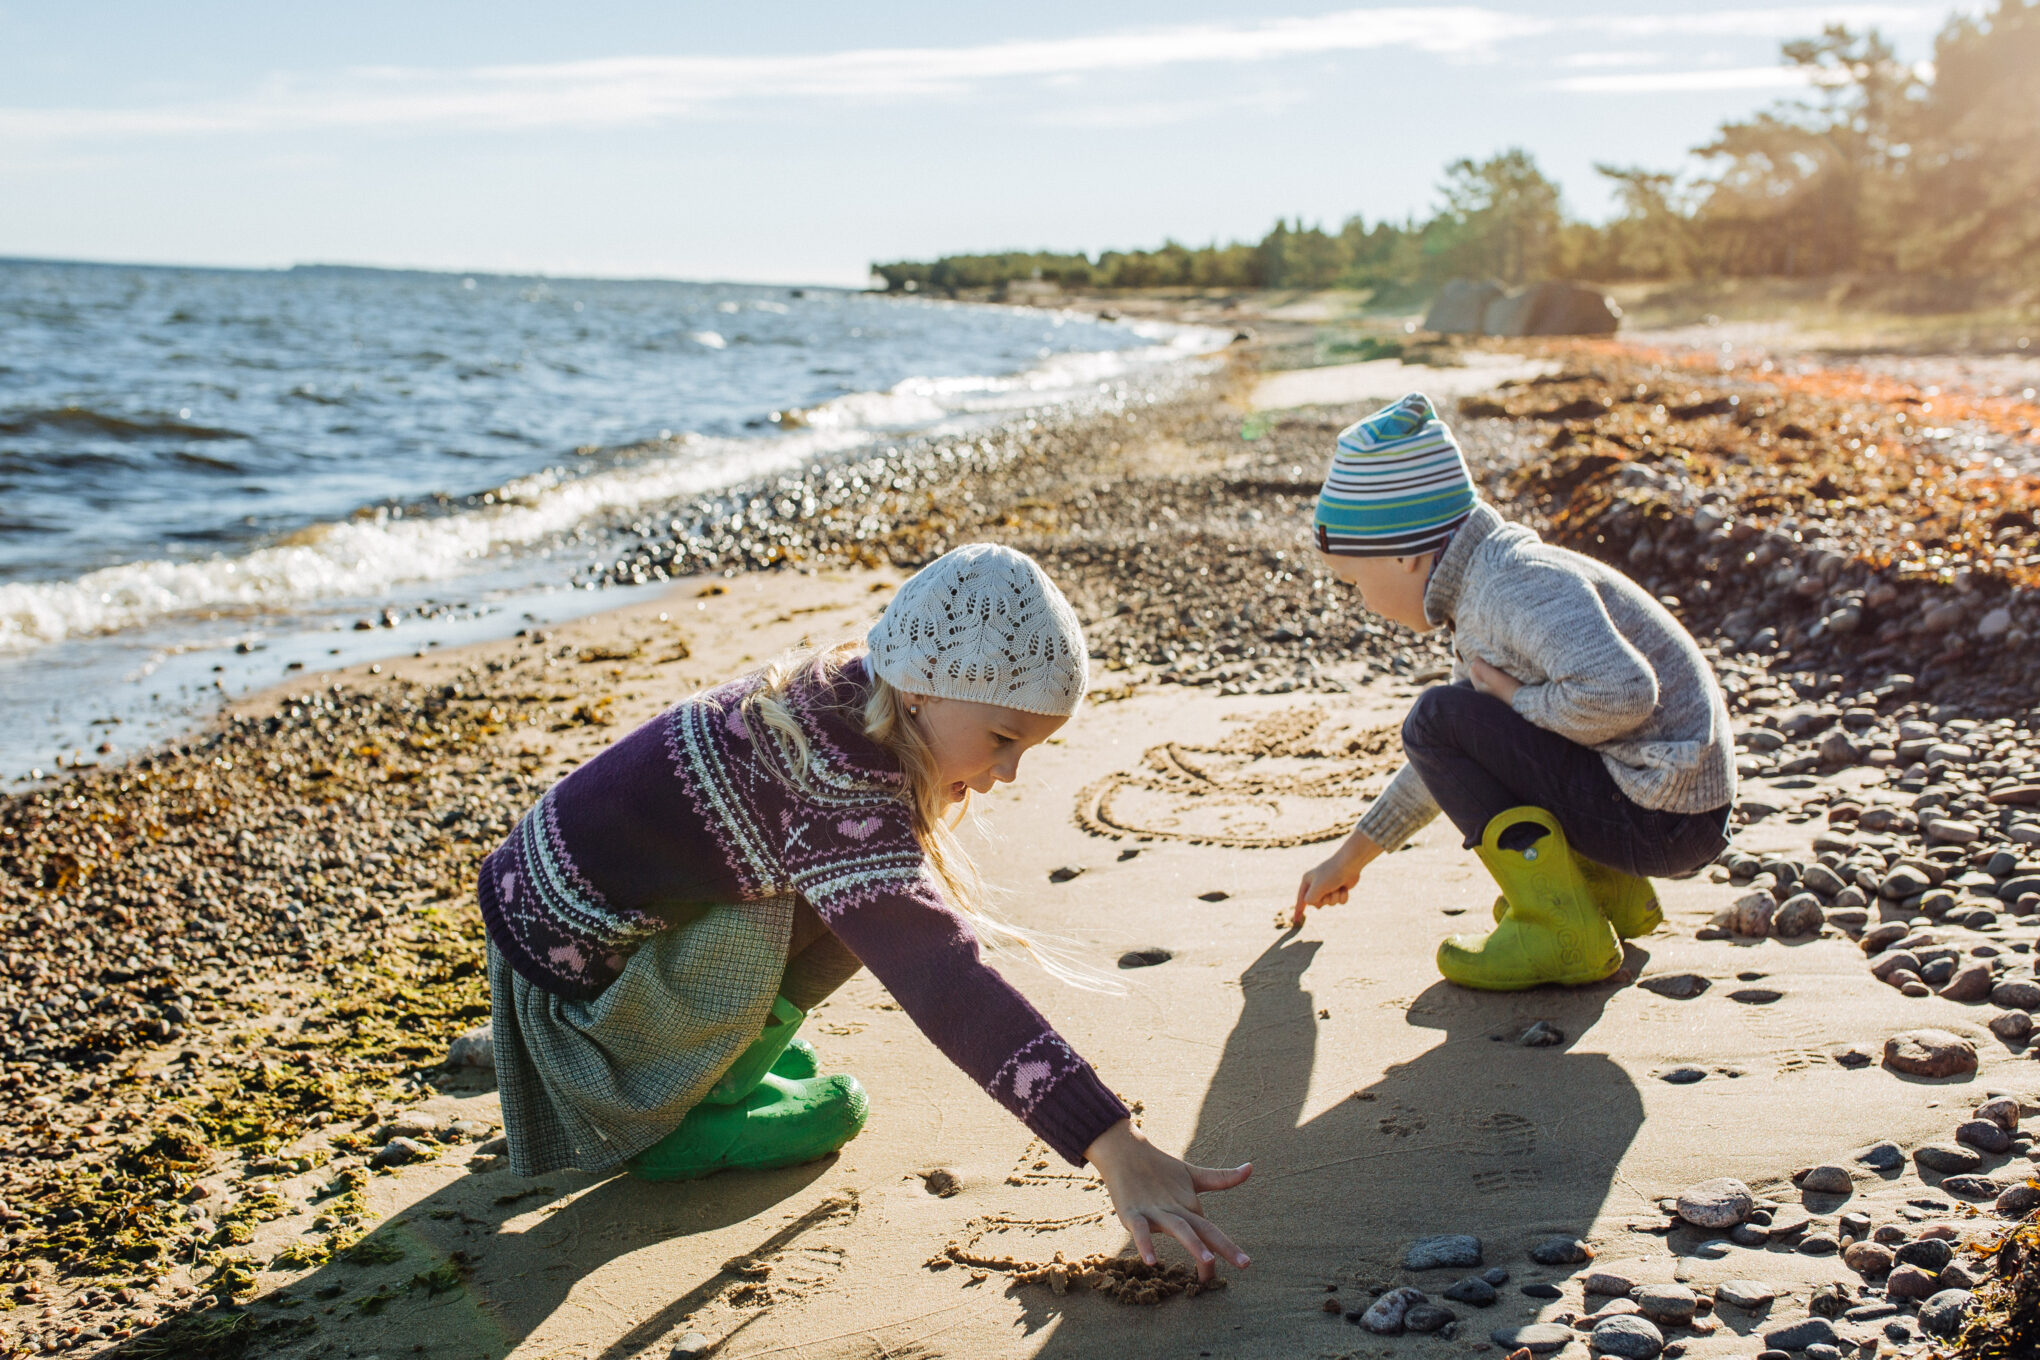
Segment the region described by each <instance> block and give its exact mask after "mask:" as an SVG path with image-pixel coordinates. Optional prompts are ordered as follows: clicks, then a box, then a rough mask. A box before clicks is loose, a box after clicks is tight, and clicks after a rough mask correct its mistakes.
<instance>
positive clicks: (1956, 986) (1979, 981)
mask: <svg viewBox="0 0 2040 1360" xmlns="http://www.w3.org/2000/svg"><path fill="white" fill-rule="evenodd" d="M1921 976H1923V977H1924V976H1925V975H1924V974H1922V975H1921ZM1990 991H1991V985H1990V965H1989V964H1987V963H1984V962H1982V961H1978V962H1976V963H1971V964H1966V965H1964V966H1963V967H1960V968H1958V969H1956V970H1955V975H1954V976H1953V977H1951V978H1949V979H1948V982H1947V985H1946V986H1944V987H1942V988H1941V996H1942V998H1943V999H1944V1000H1947V1001H1960V1002H1963V1003H1965V1004H1966V1003H1969V1002H1975V1001H1981V1000H1983V999H1984V998H1985V997H1988V996H1989V995H1990Z"/></svg>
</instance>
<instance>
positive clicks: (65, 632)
mask: <svg viewBox="0 0 2040 1360" xmlns="http://www.w3.org/2000/svg"><path fill="white" fill-rule="evenodd" d="M1226 338H1229V336H1225V335H1223V333H1220V332H1208V331H1191V332H1185V333H1182V334H1172V335H1169V336H1168V337H1167V338H1166V341H1165V343H1161V344H1155V345H1149V346H1143V347H1140V348H1135V349H1129V350H1120V351H1114V352H1109V353H1104V354H1069V355H1058V356H1054V357H1053V358H1050V359H1048V360H1045V361H1044V362H1043V363H1042V364H1041V365H1040V366H1039V367H1037V368H1034V369H1030V370H1028V371H1027V372H1024V373H1018V374H1011V375H1006V376H1002V377H961V378H912V379H908V380H907V381H906V382H902V383H899V384H897V385H896V386H894V387H893V388H892V389H891V390H890V391H887V392H861V393H852V394H849V395H846V396H844V397H841V398H838V399H836V400H834V401H830V402H827V403H824V404H823V405H821V406H819V407H815V408H812V409H810V410H809V411H807V412H805V413H802V415H801V417H800V418H799V419H797V420H790V421H787V422H785V423H786V426H787V427H788V428H789V432H788V433H785V434H781V435H777V436H768V437H764V438H758V439H719V438H708V437H704V436H698V435H682V436H679V437H677V438H674V439H670V440H662V441H659V442H658V443H657V444H655V445H652V446H648V448H647V449H645V450H641V451H638V452H637V453H636V456H629V457H625V458H623V459H622V460H621V461H619V462H617V463H615V464H613V465H611V466H609V467H606V468H603V469H601V470H598V471H594V472H589V473H575V472H571V471H568V470H566V469H562V468H554V469H549V470H547V471H544V472H540V473H536V474H533V475H531V476H527V477H521V478H518V479H516V480H514V481H511V482H508V483H505V484H504V485H502V486H501V487H499V488H497V489H496V490H495V491H493V492H491V493H489V494H487V495H486V496H483V497H482V498H481V500H482V501H483V503H482V504H480V505H474V506H470V507H464V508H462V509H459V510H456V511H454V512H452V513H450V514H423V515H419V514H406V513H405V512H404V511H403V510H401V509H396V510H392V509H389V508H379V509H376V510H373V511H363V512H361V513H358V514H356V515H354V516H352V517H350V518H348V519H345V520H340V521H334V522H326V523H319V524H314V525H311V526H308V527H306V528H304V529H301V530H298V531H297V532H295V533H293V534H291V535H289V536H288V537H286V538H284V539H282V540H280V541H278V542H275V543H272V544H269V545H267V546H265V547H261V548H257V549H255V550H253V551H250V552H247V553H244V554H240V555H237V556H218V557H213V558H207V559H204V560H199V561H181V562H180V561H144V562H130V563H124V564H122V565H119V566H112V567H105V568H102V569H100V570H97V571H93V572H89V573H87V574H85V575H83V576H80V577H78V578H76V579H74V580H69V581H45V582H17V583H11V584H7V585H0V654H19V653H22V652H27V651H33V650H35V649H36V648H39V647H42V646H46V645H48V644H50V643H53V642H57V641H60V640H63V639H65V638H71V637H79V636H89V635H94V634H107V633H114V632H119V631H123V630H126V629H131V628H137V627H141V626H145V625H148V624H151V623H156V622H159V621H162V620H165V619H169V618H173V617H176V616H179V615H190V614H195V613H207V612H218V613H236V614H262V613H270V612H276V611H283V610H288V609H290V608H292V607H294V606H299V605H303V604H307V603H311V602H314V601H318V600H338V599H352V598H374V597H376V596H378V595H381V594H384V593H386V592H388V591H389V590H390V589H391V588H393V587H396V586H400V585H403V584H406V583H412V582H420V581H433V580H445V579H450V578H455V577H458V576H460V575H462V574H464V573H466V572H469V571H472V570H474V569H475V568H476V566H477V565H478V564H480V563H482V562H484V561H486V560H488V559H490V558H494V557H498V556H500V555H502V554H505V553H512V552H517V551H520V550H525V549H535V548H539V547H542V546H545V545H547V544H550V543H554V542H557V541H559V540H560V539H562V538H564V537H566V536H567V535H569V534H571V533H572V532H573V531H574V530H576V529H579V528H582V527H584V526H588V525H591V524H599V523H602V522H605V521H611V520H614V519H615V518H617V517H619V516H621V515H625V514H628V513H631V512H634V511H636V510H638V509H640V508H642V507H646V506H656V505H663V504H670V503H673V502H676V501H681V500H684V499H686V498H688V497H690V496H696V495H700V494H703V493H705V492H711V491H715V490H718V489H721V488H724V487H728V486H732V485H735V484H737V483H740V482H744V481H747V480H751V479H754V478H758V477H764V476H770V475H773V474H775V473H779V472H784V471H789V470H792V469H795V468H799V467H802V466H805V465H807V464H810V463H812V462H814V461H816V460H817V459H821V458H826V457H828V456H830V455H832V454H839V453H844V452H848V451H851V450H854V449H857V448H860V447H864V446H868V445H871V444H873V443H875V442H877V441H878V440H879V439H880V438H881V437H883V436H884V435H885V434H887V433H891V432H897V431H900V430H903V429H908V428H919V429H924V430H926V429H939V428H941V427H942V426H944V424H945V423H948V422H956V421H959V420H961V421H964V422H966V423H970V422H972V421H973V419H974V418H981V417H983V416H986V415H988V414H996V413H998V412H1000V411H1005V410H1014V409H1019V408H1020V407H1023V406H1030V405H1031V406H1038V405H1041V404H1043V403H1044V402H1050V403H1060V402H1061V401H1063V400H1067V399H1070V398H1072V397H1074V396H1075V395H1077V394H1079V393H1081V392H1087V391H1095V390H1097V389H1098V388H1099V387H1100V386H1107V387H1109V386H1111V385H1112V384H1113V382H1114V381H1115V380H1119V379H1125V378H1128V377H1131V376H1134V375H1136V374H1138V373H1139V372H1140V371H1142V370H1153V369H1155V368H1156V367H1158V366H1160V365H1163V364H1169V363H1174V362H1176V361H1179V360H1182V359H1184V358H1187V357H1190V356H1193V355H1196V354H1201V353H1207V352H1209V351H1210V350H1212V349H1215V348H1218V347H1219V346H1221V345H1222V344H1223V343H1224V340H1225V339H1226ZM802 425H804V426H805V427H806V428H800V426H802Z"/></svg>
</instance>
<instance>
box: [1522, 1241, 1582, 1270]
mask: <svg viewBox="0 0 2040 1360" xmlns="http://www.w3.org/2000/svg"><path fill="white" fill-rule="evenodd" d="M1530 1259H1531V1260H1533V1261H1535V1262H1536V1263H1537V1264H1538V1265H1540V1266H1572V1265H1578V1264H1580V1263H1581V1262H1583V1261H1591V1260H1593V1259H1594V1249H1593V1248H1592V1247H1590V1246H1588V1245H1587V1244H1586V1243H1585V1242H1582V1241H1581V1240H1580V1239H1579V1238H1577V1237H1564V1236H1559V1237H1547V1238H1545V1239H1544V1240H1543V1241H1542V1242H1539V1243H1538V1244H1537V1245H1536V1246H1534V1247H1532V1248H1530Z"/></svg>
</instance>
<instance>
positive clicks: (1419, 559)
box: [1318, 552, 1437, 633]
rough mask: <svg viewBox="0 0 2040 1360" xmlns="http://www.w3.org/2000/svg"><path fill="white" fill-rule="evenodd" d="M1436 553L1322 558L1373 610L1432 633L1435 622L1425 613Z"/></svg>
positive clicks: (1319, 556)
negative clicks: (1412, 555)
mask: <svg viewBox="0 0 2040 1360" xmlns="http://www.w3.org/2000/svg"><path fill="white" fill-rule="evenodd" d="M1435 556H1437V554H1436V553H1419V554H1418V555H1417V556H1415V557H1347V556H1345V555H1343V554H1339V553H1326V552H1320V553H1319V554H1318V560H1319V561H1320V562H1322V563H1323V564H1324V568H1325V570H1326V571H1328V572H1330V573H1331V574H1332V575H1334V576H1336V577H1338V578H1339V579H1340V580H1341V581H1343V582H1345V583H1346V584H1347V585H1349V586H1352V587H1353V588H1354V589H1356V590H1358V591H1359V592H1360V603H1361V604H1363V605H1365V606H1367V608H1368V609H1369V610H1371V611H1372V612H1374V613H1376V614H1379V615H1381V617H1383V618H1384V619H1387V620H1388V621H1389V622H1390V623H1399V624H1401V625H1402V626H1403V627H1405V628H1412V629H1415V630H1416V631H1417V632H1419V633H1428V632H1430V631H1431V629H1432V628H1433V627H1434V626H1435V625H1433V624H1432V622H1431V620H1430V619H1428V618H1426V617H1425V616H1424V587H1425V586H1427V585H1429V584H1430V581H1431V559H1432V558H1433V557H1435Z"/></svg>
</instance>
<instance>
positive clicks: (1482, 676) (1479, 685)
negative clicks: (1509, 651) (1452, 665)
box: [1466, 656, 1523, 704]
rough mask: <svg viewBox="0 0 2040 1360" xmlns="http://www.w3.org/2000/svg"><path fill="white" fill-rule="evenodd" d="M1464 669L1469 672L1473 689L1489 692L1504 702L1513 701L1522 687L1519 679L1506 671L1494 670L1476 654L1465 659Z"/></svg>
mask: <svg viewBox="0 0 2040 1360" xmlns="http://www.w3.org/2000/svg"><path fill="white" fill-rule="evenodd" d="M1466 669H1467V671H1468V672H1469V673H1470V676H1471V678H1472V680H1473V687H1474V688H1475V689H1477V690H1479V691H1480V692H1481V693H1482V694H1491V695H1493V696H1494V697H1495V698H1497V699H1500V700H1501V701H1502V702H1503V703H1505V704H1506V703H1512V702H1514V700H1515V698H1516V691H1517V690H1519V689H1521V688H1523V682H1522V681H1521V680H1518V679H1517V678H1516V677H1515V676H1513V675H1510V674H1509V673H1508V672H1507V671H1498V670H1496V669H1495V668H1494V667H1493V666H1490V665H1488V663H1487V662H1485V661H1483V660H1481V659H1480V658H1479V657H1477V656H1476V657H1473V658H1471V659H1469V660H1468V661H1467V663H1466Z"/></svg>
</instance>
